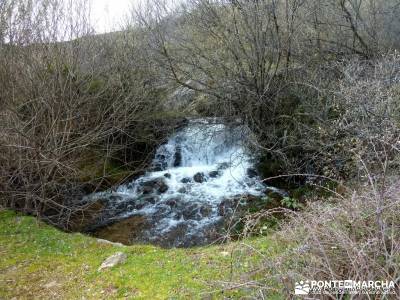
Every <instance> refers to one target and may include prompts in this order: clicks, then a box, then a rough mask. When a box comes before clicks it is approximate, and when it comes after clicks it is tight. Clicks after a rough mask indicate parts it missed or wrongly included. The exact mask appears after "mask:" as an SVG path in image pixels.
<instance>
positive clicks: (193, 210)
mask: <svg viewBox="0 0 400 300" xmlns="http://www.w3.org/2000/svg"><path fill="white" fill-rule="evenodd" d="M182 215H183V217H184V219H185V220H199V219H201V215H200V213H199V206H198V204H197V203H193V204H190V205H188V206H187V207H185V209H184V210H183V211H182Z"/></svg>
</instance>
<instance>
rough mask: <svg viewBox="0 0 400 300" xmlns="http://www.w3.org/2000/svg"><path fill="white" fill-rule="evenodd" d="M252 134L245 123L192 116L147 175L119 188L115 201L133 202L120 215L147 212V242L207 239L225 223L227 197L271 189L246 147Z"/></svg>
mask: <svg viewBox="0 0 400 300" xmlns="http://www.w3.org/2000/svg"><path fill="white" fill-rule="evenodd" d="M249 136H250V134H249V130H247V129H246V128H245V127H244V126H227V125H224V124H223V123H222V122H221V121H219V120H218V119H198V120H191V121H189V123H188V124H187V125H186V126H185V127H184V128H181V129H179V130H178V131H177V132H176V133H175V134H173V135H172V136H171V137H170V138H169V140H168V141H167V143H165V144H163V145H161V146H160V147H159V148H158V149H157V151H156V154H155V157H154V159H153V162H152V166H151V168H150V170H149V171H148V172H147V173H146V174H145V175H144V176H142V177H140V178H138V179H136V180H135V181H133V182H131V183H128V184H125V185H122V186H120V187H119V188H118V189H117V192H116V193H114V198H113V199H114V200H113V201H114V202H115V203H114V205H121V204H124V203H125V204H127V203H129V205H125V207H126V210H125V211H124V212H123V213H121V214H120V215H119V216H118V218H121V219H123V218H127V217H130V216H133V215H140V216H144V217H146V219H147V220H149V224H150V225H149V226H147V227H146V229H143V231H142V232H141V234H140V236H141V238H140V240H141V241H145V242H155V243H161V244H163V243H162V241H163V240H164V241H168V242H166V243H167V244H168V243H169V245H172V246H188V245H195V244H202V243H205V242H207V241H208V240H210V239H211V238H210V232H213V231H215V228H216V227H217V226H218V225H220V224H221V223H222V222H223V219H224V215H225V213H224V212H222V210H226V208H224V207H223V203H224V201H226V199H232V198H237V197H240V196H246V195H253V196H259V195H262V194H263V191H264V190H265V186H264V185H263V184H262V182H261V181H260V179H259V177H258V176H257V175H256V172H255V171H254V169H253V160H254V157H253V155H252V154H251V153H250V151H249V150H248V148H247V147H246V143H247V142H248V139H249ZM115 195H118V196H119V197H115ZM160 241H161V242H160ZM171 241H172V242H171Z"/></svg>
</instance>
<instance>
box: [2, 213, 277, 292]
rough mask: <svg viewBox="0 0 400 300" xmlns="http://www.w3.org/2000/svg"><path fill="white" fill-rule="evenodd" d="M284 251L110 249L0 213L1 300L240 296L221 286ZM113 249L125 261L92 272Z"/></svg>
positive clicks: (271, 244)
mask: <svg viewBox="0 0 400 300" xmlns="http://www.w3.org/2000/svg"><path fill="white" fill-rule="evenodd" d="M283 248H284V247H283V245H282V244H279V243H278V242H277V241H276V240H275V239H274V237H273V235H271V236H269V237H259V238H257V239H251V240H246V242H245V243H244V242H232V243H227V244H223V245H211V246H207V247H199V248H191V249H162V248H158V247H154V246H149V245H133V246H117V245H111V244H106V243H101V242H99V241H98V240H96V239H95V238H92V237H88V236H85V235H82V234H70V233H65V232H61V231H59V230H57V229H55V228H53V227H51V226H48V225H46V224H44V223H42V222H39V221H37V220H36V219H35V218H33V217H27V216H23V215H19V214H16V213H14V212H10V211H0V299H13V298H14V299H220V298H224V297H228V298H240V297H242V296H244V295H245V294H246V290H245V289H240V288H237V289H231V290H225V291H222V290H221V289H220V287H221V286H222V283H225V285H226V283H229V282H233V281H235V280H238V278H239V277H243V274H246V271H248V270H250V269H253V268H254V267H255V265H256V264H258V263H259V261H260V260H261V259H265V257H266V256H274V255H277V254H278V253H280V252H281V251H282V250H283ZM254 249H257V251H254ZM118 251H122V252H125V253H126V254H127V255H128V259H127V261H126V263H124V264H122V265H119V266H115V267H114V268H112V269H107V270H103V271H101V272H99V271H98V268H99V266H100V265H101V263H102V262H103V261H104V260H105V259H106V258H107V257H109V256H110V255H112V254H114V253H116V252H118ZM242 279H243V278H242ZM275 294H276V295H277V296H278V295H279V291H277V292H276V293H275ZM278 298H279V296H278Z"/></svg>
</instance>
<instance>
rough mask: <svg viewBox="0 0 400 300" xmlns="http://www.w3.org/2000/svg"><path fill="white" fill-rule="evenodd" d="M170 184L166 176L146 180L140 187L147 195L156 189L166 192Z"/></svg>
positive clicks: (159, 191)
mask: <svg viewBox="0 0 400 300" xmlns="http://www.w3.org/2000/svg"><path fill="white" fill-rule="evenodd" d="M168 188H169V187H168V185H167V184H166V182H165V179H164V178H156V179H153V180H149V181H146V182H143V183H142V184H141V187H140V188H139V190H140V191H141V192H142V194H144V195H146V194H151V193H153V192H155V191H157V192H158V193H161V194H162V193H165V192H166V191H168Z"/></svg>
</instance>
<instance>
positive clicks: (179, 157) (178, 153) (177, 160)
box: [174, 146, 182, 167]
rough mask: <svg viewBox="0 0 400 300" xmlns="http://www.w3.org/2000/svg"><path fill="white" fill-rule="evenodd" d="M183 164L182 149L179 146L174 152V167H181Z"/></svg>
mask: <svg viewBox="0 0 400 300" xmlns="http://www.w3.org/2000/svg"><path fill="white" fill-rule="evenodd" d="M181 164H182V149H181V147H180V146H177V147H176V149H175V154H174V167H179V166H180V165H181Z"/></svg>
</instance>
